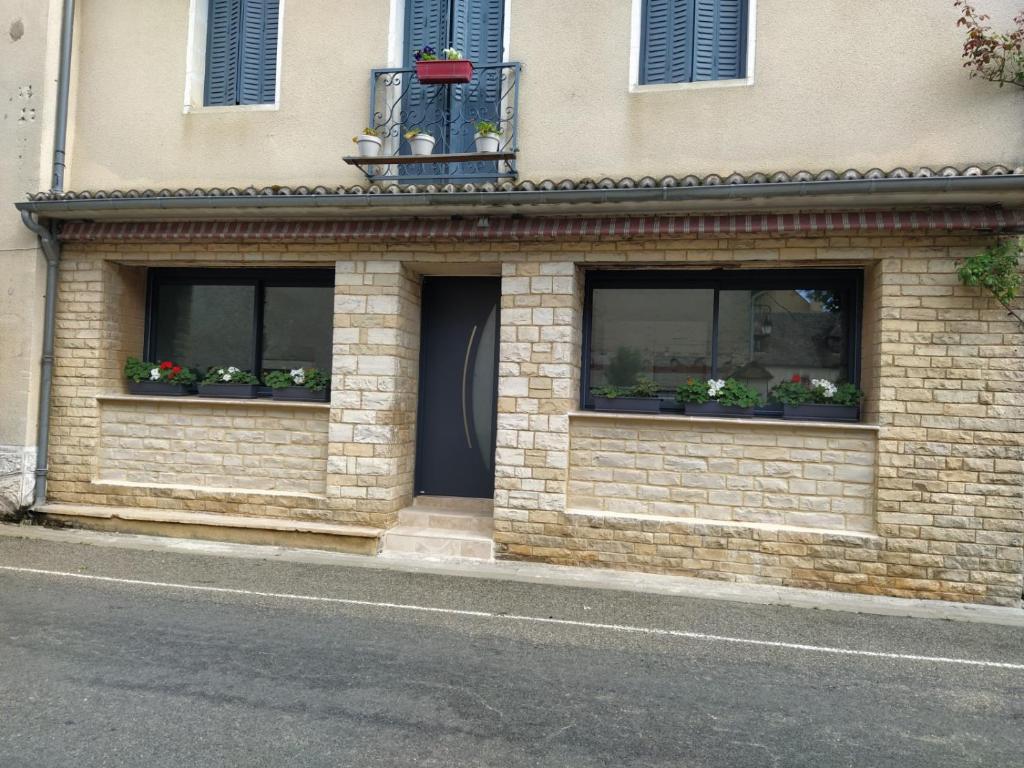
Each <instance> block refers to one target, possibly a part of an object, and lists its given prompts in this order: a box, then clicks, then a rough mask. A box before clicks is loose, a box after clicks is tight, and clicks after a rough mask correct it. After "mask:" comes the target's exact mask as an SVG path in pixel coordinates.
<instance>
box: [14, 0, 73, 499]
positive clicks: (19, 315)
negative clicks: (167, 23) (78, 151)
mask: <svg viewBox="0 0 1024 768" xmlns="http://www.w3.org/2000/svg"><path fill="white" fill-rule="evenodd" d="M59 8H60V0H0V514H3V513H4V512H7V511H10V510H11V509H14V508H17V507H19V506H21V505H22V504H24V503H25V502H26V501H27V500H28V499H27V495H28V493H30V491H31V487H32V473H33V471H34V469H35V442H36V440H35V438H36V435H35V431H36V410H37V400H38V386H39V358H40V354H41V343H42V331H41V328H42V315H43V295H44V291H45V276H46V275H45V273H46V262H45V259H43V257H42V253H41V252H40V250H39V248H38V241H37V239H36V237H35V235H33V234H32V233H31V232H29V231H28V229H26V228H25V227H24V225H23V224H22V223H21V216H20V215H19V214H18V212H17V211H16V210H15V209H14V203H15V202H16V201H18V200H23V199H24V197H25V193H26V192H27V191H30V190H36V189H40V188H41V187H47V186H48V185H49V173H50V165H49V158H50V153H51V147H52V134H53V112H54V109H53V88H52V82H53V78H52V75H53V74H54V73H55V72H56V47H55V42H56V38H57V35H58V34H59V20H60V15H59Z"/></svg>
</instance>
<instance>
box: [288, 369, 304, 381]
mask: <svg viewBox="0 0 1024 768" xmlns="http://www.w3.org/2000/svg"><path fill="white" fill-rule="evenodd" d="M288 375H290V376H291V377H292V381H293V382H294V383H296V384H305V383H306V371H305V370H303V369H302V368H292V369H291V370H290V371H289V372H288Z"/></svg>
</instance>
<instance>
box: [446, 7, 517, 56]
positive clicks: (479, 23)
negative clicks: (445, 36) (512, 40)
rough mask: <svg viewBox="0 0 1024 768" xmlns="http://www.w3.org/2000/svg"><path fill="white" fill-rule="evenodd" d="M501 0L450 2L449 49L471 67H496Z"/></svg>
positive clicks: (500, 47)
mask: <svg viewBox="0 0 1024 768" xmlns="http://www.w3.org/2000/svg"><path fill="white" fill-rule="evenodd" d="M504 16H505V0H453V14H452V36H451V37H452V47H453V48H455V49H457V50H459V51H462V55H463V56H464V57H465V58H467V59H470V60H471V61H472V62H473V63H474V64H500V63H501V60H502V59H503V58H504V56H503V54H504V52H505V22H504Z"/></svg>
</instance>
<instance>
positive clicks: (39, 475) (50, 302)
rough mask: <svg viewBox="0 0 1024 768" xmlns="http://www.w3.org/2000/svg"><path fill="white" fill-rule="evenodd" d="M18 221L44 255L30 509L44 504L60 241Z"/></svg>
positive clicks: (49, 231) (50, 231) (51, 232)
mask: <svg viewBox="0 0 1024 768" xmlns="http://www.w3.org/2000/svg"><path fill="white" fill-rule="evenodd" d="M21 220H22V222H23V223H24V224H25V226H26V227H28V228H29V229H31V230H32V231H33V232H34V233H35V234H36V235H37V236H38V237H39V244H40V245H41V246H42V249H43V254H44V255H45V256H46V305H45V309H44V310H43V318H44V320H43V357H42V362H41V364H40V368H41V372H40V377H39V423H38V425H37V427H36V471H35V474H36V483H35V490H34V491H33V495H32V506H33V507H34V506H35V505H37V504H42V503H44V502H45V501H46V476H47V473H48V471H49V466H50V465H49V455H50V392H51V391H52V390H53V337H54V328H55V326H56V323H55V322H54V315H55V313H56V309H57V272H58V267H59V265H60V240H59V239H58V238H57V227H56V226H55V225H51V226H50V227H44V226H43V225H42V224H40V223H38V222H37V221H35V220H34V219H33V218H32V214H30V213H28V212H27V211H22V212H21Z"/></svg>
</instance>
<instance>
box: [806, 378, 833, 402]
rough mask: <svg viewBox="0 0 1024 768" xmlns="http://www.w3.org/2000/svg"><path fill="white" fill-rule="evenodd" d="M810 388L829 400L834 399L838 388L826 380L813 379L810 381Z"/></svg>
mask: <svg viewBox="0 0 1024 768" xmlns="http://www.w3.org/2000/svg"><path fill="white" fill-rule="evenodd" d="M811 386H812V387H815V388H816V389H820V390H821V393H822V394H823V395H825V397H827V398H829V399H830V400H831V399H832V398H833V397H835V394H836V392H837V391H838V388H837V387H836V385H835V384H833V383H832V382H831V381H829V380H828V379H814V380H812V381H811Z"/></svg>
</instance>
